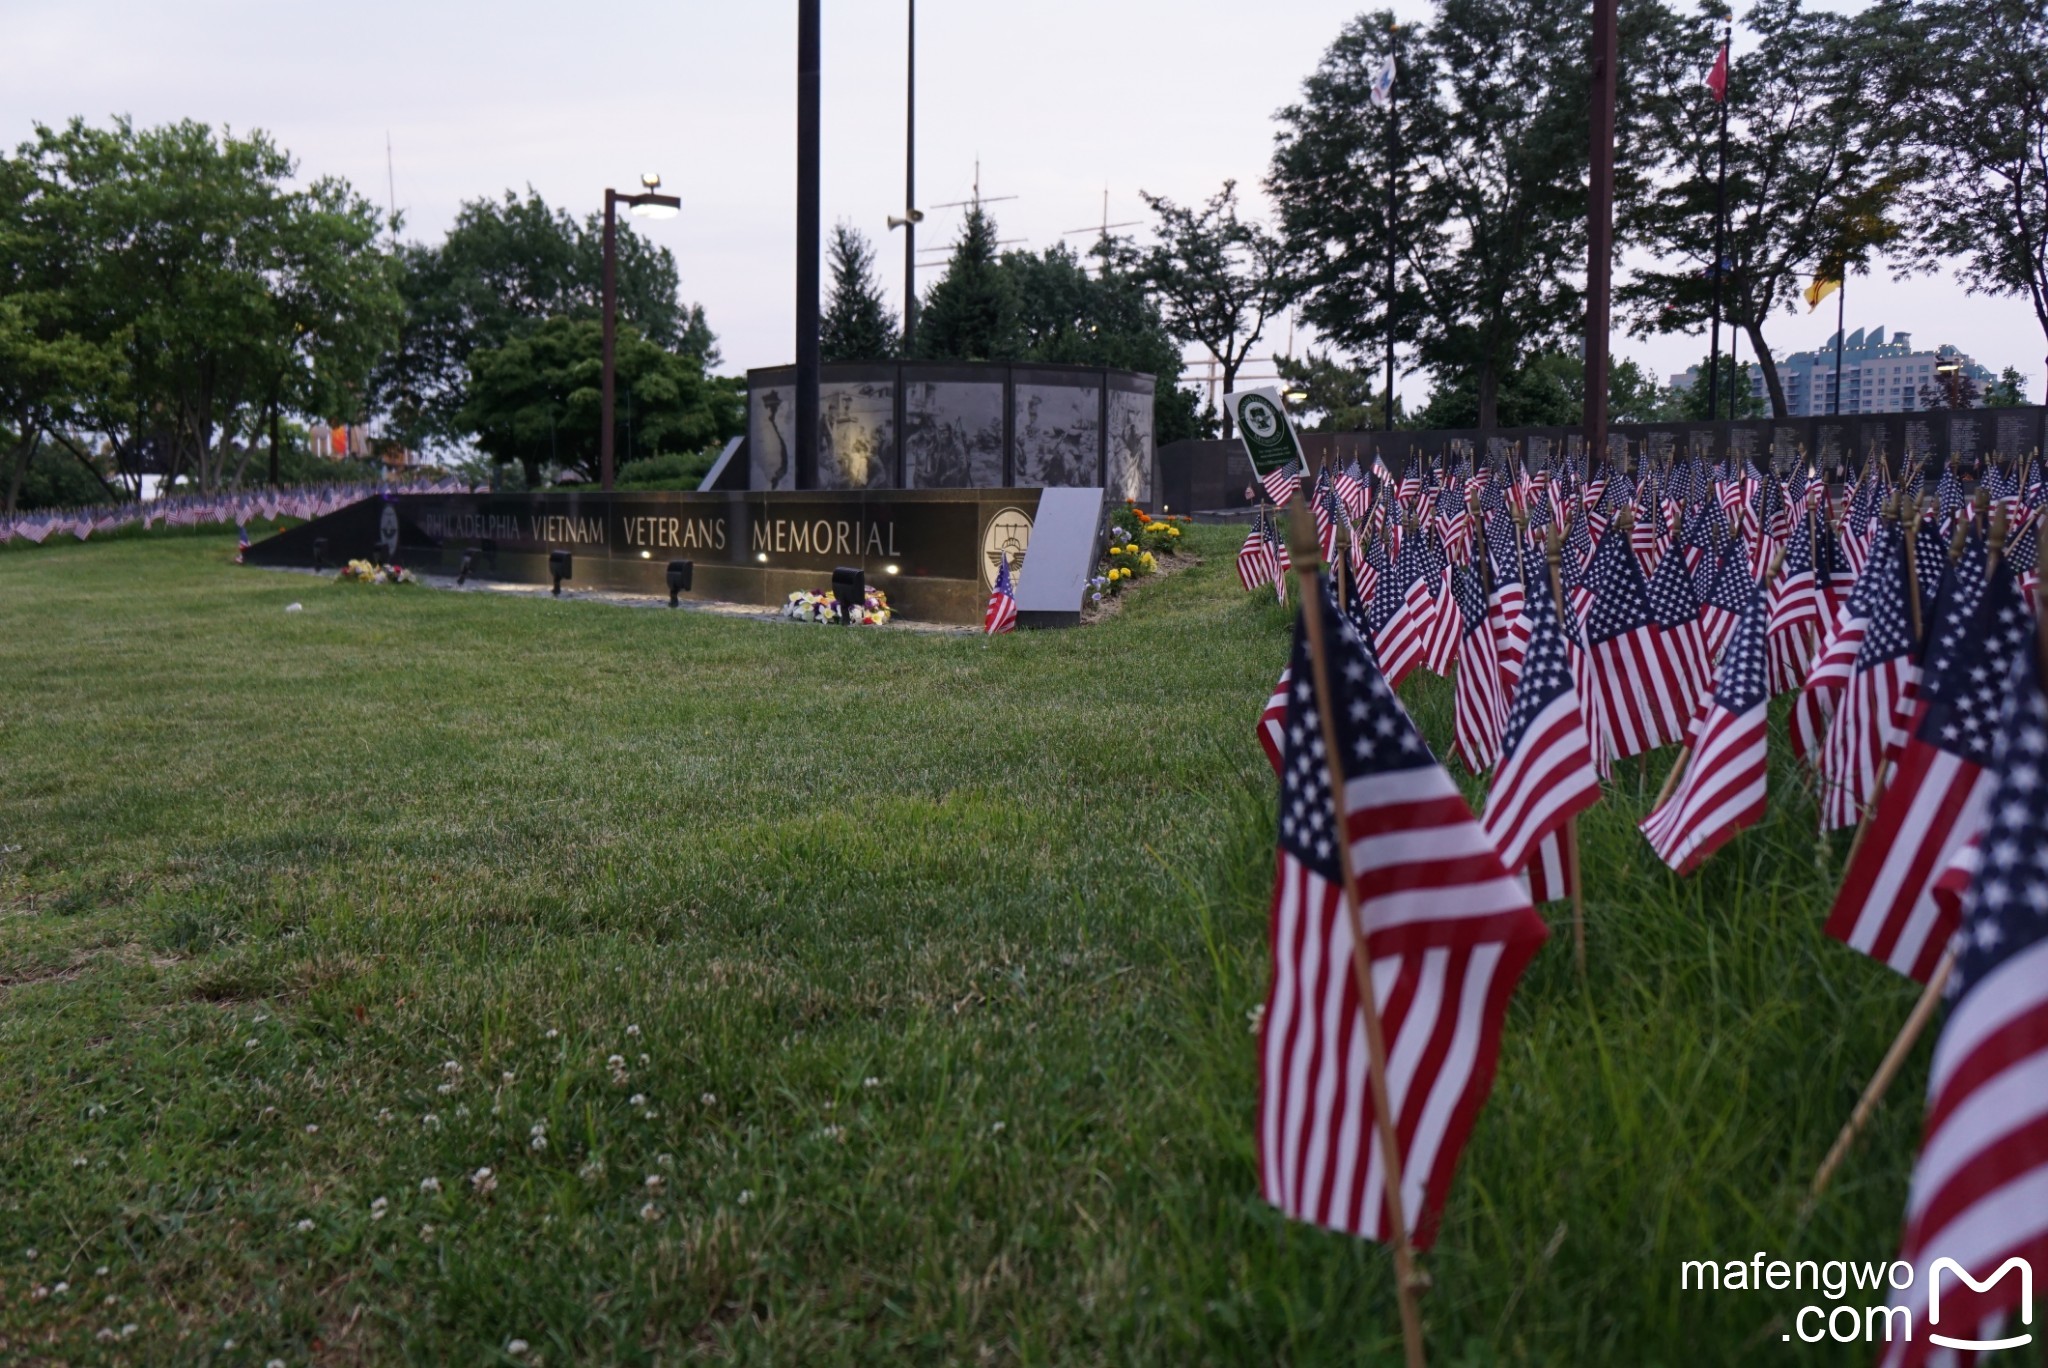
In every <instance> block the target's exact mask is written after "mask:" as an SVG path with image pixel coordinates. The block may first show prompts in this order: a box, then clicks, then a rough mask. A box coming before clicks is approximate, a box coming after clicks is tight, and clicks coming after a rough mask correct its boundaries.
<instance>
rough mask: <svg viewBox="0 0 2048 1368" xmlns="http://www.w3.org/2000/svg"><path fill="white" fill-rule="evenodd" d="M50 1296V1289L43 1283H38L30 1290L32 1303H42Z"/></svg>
mask: <svg viewBox="0 0 2048 1368" xmlns="http://www.w3.org/2000/svg"><path fill="white" fill-rule="evenodd" d="M49 1295H50V1289H49V1288H48V1287H46V1286H44V1285H43V1284H42V1283H37V1284H36V1285H35V1286H34V1287H31V1288H30V1289H29V1290H28V1299H29V1300H30V1301H41V1300H43V1299H44V1298H45V1297H47V1296H49Z"/></svg>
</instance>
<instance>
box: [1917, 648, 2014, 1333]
mask: <svg viewBox="0 0 2048 1368" xmlns="http://www.w3.org/2000/svg"><path fill="white" fill-rule="evenodd" d="M2003 686H2004V690H2005V692H2006V694H2007V696H2008V703H2007V707H2006V710H2005V713H2004V715H2003V717H2002V719H2001V721H2000V723H1999V725H1998V726H1997V727H1996V728H1995V731H1996V733H1997V744H1996V746H1995V749H1994V751H1993V754H1992V759H1991V766H1990V769H1991V773H1992V775H1993V776H1994V782H1995V784H1996V787H1995V788H1994V789H1993V791H1992V795H1991V798H1990V802H1989V804H1988V808H1987V812H1988V817H1987V821H1986V824H1985V828H1984V833H1983V836H1982V838H1981V840H1980V842H1979V857H1980V867H1979V869H1978V871H1977V874H1976V878H1975V879H1974V881H1973V882H1972V883H1971V885H1970V890H1969V892H1968V893H1967V894H1966V895H1965V897H1964V900H1963V908H1962V924H1961V927H1960V929H1959V931H1958V933H1957V935H1956V938H1955V948H1956V958H1955V968H1954V971H1953V973H1952V974H1951V975H1950V977H1949V981H1948V997H1949V1009H1948V1019H1947V1022H1946V1023H1945V1024H1944V1025H1943V1027H1942V1032H1941V1037H1940V1039H1939V1040H1938V1041H1937V1042H1936V1043H1935V1047H1934V1058H1933V1061H1932V1063H1931V1065H1930V1067H1929V1076H1928V1081H1927V1117H1926V1121H1925V1123H1924V1126H1923V1130H1922V1133H1921V1141H1920V1154H1919V1158H1918V1159H1917V1160H1916V1162H1915V1163H1914V1166H1913V1180H1912V1186H1911V1189H1910V1192H1909V1195H1908V1197H1907V1200H1906V1231H1905V1236H1904V1239H1903V1240H1902V1241H1901V1248H1900V1257H1901V1258H1902V1259H1904V1260H1905V1261H1906V1262H1907V1263H1908V1264H1910V1265H1911V1266H1912V1269H1913V1278H1912V1280H1911V1282H1910V1283H1909V1284H1908V1286H1907V1288H1906V1290H1905V1291H1904V1292H1902V1293H1898V1294H1895V1296H1896V1304H1899V1305H1903V1306H1906V1307H1907V1308H1908V1309H1909V1310H1910V1311H1911V1313H1912V1315H1913V1318H1914V1319H1913V1324H1914V1325H1915V1326H1916V1328H1918V1327H1923V1326H1924V1327H1927V1328H1928V1329H1930V1330H1931V1329H1933V1328H1934V1327H1933V1325H1932V1318H1931V1316H1930V1315H1929V1313H1930V1312H1931V1311H1932V1309H1933V1308H1932V1297H1933V1294H1934V1291H1935V1280H1936V1279H1937V1278H1938V1277H1940V1276H1941V1273H1940V1270H1939V1269H1938V1268H1937V1267H1936V1261H1937V1260H1940V1259H1949V1260H1954V1261H1955V1262H1956V1263H1957V1264H1960V1265H1961V1266H1962V1267H1964V1268H1967V1269H1969V1270H1970V1271H1971V1273H1972V1274H1974V1275H1975V1277H1976V1278H1977V1279H1979V1280H1981V1282H1980V1283H1979V1285H1978V1286H1972V1285H1970V1284H1967V1283H1962V1282H1959V1281H1957V1280H1955V1279H1953V1278H1951V1279H1950V1280H1949V1282H1948V1285H1947V1286H1946V1287H1944V1288H1942V1289H1941V1321H1940V1331H1941V1333H1942V1334H1944V1335H1945V1336H1951V1337H1957V1338H1964V1339H1970V1340H1977V1341H1986V1340H1992V1341H1995V1340H1997V1339H1998V1338H1999V1337H2000V1334H2001V1326H2003V1325H2005V1324H2006V1323H2007V1321H2008V1318H2009V1316H2010V1315H2011V1313H2012V1312H2013V1311H2016V1310H2017V1311H2020V1312H2021V1314H2022V1317H2023V1318H2024V1321H2025V1323H2026V1324H2027V1325H2028V1326H2031V1322H2032V1313H2033V1308H2032V1306H2031V1304H2025V1305H2023V1304H2022V1302H2021V1297H2022V1295H2023V1290H2024V1294H2025V1295H2029V1296H2030V1295H2031V1291H2032V1280H2031V1272H2032V1271H2035V1270H2039V1269H2042V1268H2048V1106H2043V1105H2042V1100H2043V1099H2044V1098H2048V696H2044V695H2043V693H2042V690H2043V688H2044V686H2048V680H2044V679H2043V678H2042V670H2041V651H2040V642H2039V641H2038V639H2037V637H2036V635H2035V634H2034V633H2029V634H2028V637H2027V639H2026V641H2025V642H2024V644H2023V645H2022V647H2021V649H2020V652H2019V659H2018V660H2017V661H2015V662H2014V668H2013V671H2012V673H2011V674H2010V675H2008V676H2007V677H2006V679H2005V680H2004V681H2003ZM2013 1259H2019V1260H2022V1261H2023V1262H2022V1263H2021V1265H2020V1269H2019V1270H2014V1271H2016V1272H2019V1274H2020V1276H2018V1277H2015V1276H2012V1274H2011V1273H2008V1272H2007V1271H2006V1270H2007V1264H2008V1262H2009V1261H2010V1260H2013ZM2001 1273H2004V1274H2005V1276H2002V1277H2000V1276H1996V1275H1998V1274H2001ZM1980 1287H1981V1290H1980ZM2015 1342H2016V1343H2017V1342H2019V1339H2018V1337H2015ZM1940 1352H1942V1351H1940V1350H1939V1349H1938V1348H1937V1346H1936V1345H1935V1344H1934V1343H1933V1341H1932V1340H1931V1339H1930V1338H1927V1337H1915V1338H1914V1339H1912V1340H1911V1341H1903V1340H1901V1341H1894V1342H1893V1343H1892V1344H1891V1345H1890V1346H1889V1348H1888V1349H1887V1350H1886V1352H1885V1356H1884V1359H1883V1360H1882V1362H1883V1364H1884V1368H1915V1366H1916V1365H1919V1364H1925V1363H1930V1362H1934V1361H1936V1358H1935V1356H1936V1354H1937V1353H1940Z"/></svg>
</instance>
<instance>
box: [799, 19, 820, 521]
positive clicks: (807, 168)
mask: <svg viewBox="0 0 2048 1368" xmlns="http://www.w3.org/2000/svg"><path fill="white" fill-rule="evenodd" d="M821 10H822V7H821V4H820V0H797V7H796V14H797V22H796V423H795V429H796V461H795V470H794V474H793V483H792V485H791V488H793V489H816V488H817V487H818V367H819V360H818V285H819V280H818V277H819V273H820V268H821V266H822V262H823V251H822V243H821V242H820V240H819V189H818V147H819V141H820V134H819V93H818V65H819V47H820V33H821V30H822V29H823V28H824V20H823V17H822V13H821Z"/></svg>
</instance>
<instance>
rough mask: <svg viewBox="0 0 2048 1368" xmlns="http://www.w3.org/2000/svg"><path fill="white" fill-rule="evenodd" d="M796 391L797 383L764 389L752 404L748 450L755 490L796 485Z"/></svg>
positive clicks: (785, 487)
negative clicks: (794, 437)
mask: <svg viewBox="0 0 2048 1368" xmlns="http://www.w3.org/2000/svg"><path fill="white" fill-rule="evenodd" d="M795 394H796V388H795V387H794V386H791V385H778V386H775V387H773V388H770V389H764V390H762V391H761V392H760V395H759V398H758V400H757V401H754V402H750V403H749V404H748V414H749V421H748V427H747V453H748V461H749V463H750V464H751V466H752V467H753V477H752V481H751V483H752V485H753V487H754V488H755V489H794V488H796V459H795V449H794V447H792V445H791V441H792V436H793V434H794V433H795V431H796V405H795V403H794V402H793V398H794V396H795Z"/></svg>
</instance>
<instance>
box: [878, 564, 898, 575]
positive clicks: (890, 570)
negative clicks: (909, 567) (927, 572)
mask: <svg viewBox="0 0 2048 1368" xmlns="http://www.w3.org/2000/svg"><path fill="white" fill-rule="evenodd" d="M882 573H883V574H885V575H896V574H901V573H902V571H901V570H899V569H898V568H897V567H896V566H894V565H885V566H883V567H882Z"/></svg>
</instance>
